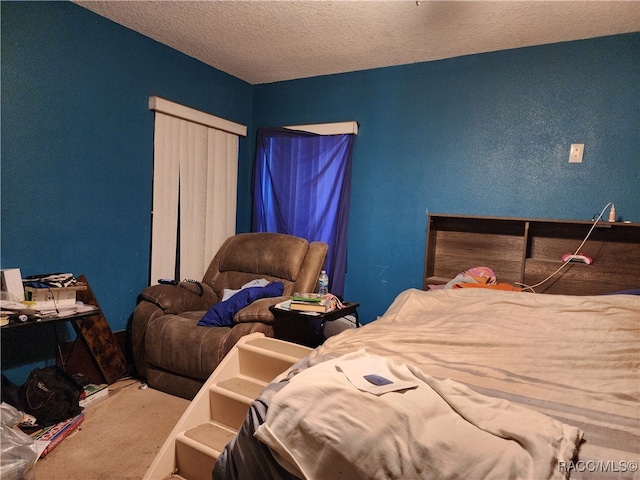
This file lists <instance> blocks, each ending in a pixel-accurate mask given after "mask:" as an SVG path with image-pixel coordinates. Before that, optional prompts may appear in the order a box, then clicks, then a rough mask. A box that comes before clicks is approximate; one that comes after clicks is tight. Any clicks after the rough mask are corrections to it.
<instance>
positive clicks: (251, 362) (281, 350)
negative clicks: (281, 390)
mask: <svg viewBox="0 0 640 480" xmlns="http://www.w3.org/2000/svg"><path fill="white" fill-rule="evenodd" d="M310 351H311V350H310V349H309V348H307V347H303V346H302V345H296V344H293V343H288V342H284V341H282V340H276V339H274V338H267V337H262V338H255V339H253V340H250V341H247V342H245V343H243V344H241V345H238V360H239V368H240V373H241V374H242V375H244V376H246V377H251V378H255V379H256V380H259V381H262V382H265V383H269V382H270V381H271V380H273V379H274V378H275V377H277V376H278V375H280V374H281V373H282V372H284V371H285V370H287V369H288V368H289V367H291V365H293V364H294V363H296V362H297V361H298V360H300V359H301V358H303V357H305V356H307V355H308V354H309V352H310Z"/></svg>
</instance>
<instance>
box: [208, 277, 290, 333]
mask: <svg viewBox="0 0 640 480" xmlns="http://www.w3.org/2000/svg"><path fill="white" fill-rule="evenodd" d="M283 293H284V284H283V283H282V282H271V283H270V284H269V285H267V286H265V287H249V288H244V289H242V290H240V291H239V292H238V293H236V294H235V295H233V296H232V297H231V298H229V299H228V300H225V301H224V302H220V303H216V304H215V305H214V306H213V307H211V308H210V309H209V311H208V312H207V313H205V314H204V316H203V317H202V318H201V319H200V320H199V321H198V325H200V326H204V327H231V326H232V325H233V317H234V316H235V314H236V313H237V312H238V311H240V310H242V309H243V308H244V307H246V306H247V305H249V304H250V303H251V302H253V301H254V300H257V299H259V298H266V297H279V296H281V295H282V294H283Z"/></svg>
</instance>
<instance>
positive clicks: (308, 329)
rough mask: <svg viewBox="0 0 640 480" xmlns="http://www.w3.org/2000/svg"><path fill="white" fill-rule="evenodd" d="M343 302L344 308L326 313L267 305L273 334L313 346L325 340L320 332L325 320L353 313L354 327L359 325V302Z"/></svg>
mask: <svg viewBox="0 0 640 480" xmlns="http://www.w3.org/2000/svg"><path fill="white" fill-rule="evenodd" d="M343 303H344V308H340V309H336V310H332V311H330V312H327V313H308V312H298V311H293V310H283V309H281V308H278V307H276V306H272V307H269V310H270V311H271V313H273V318H274V320H273V331H274V334H275V336H276V338H279V339H281V340H286V341H288V342H293V343H298V344H300V345H306V346H307V347H311V348H315V347H317V346H318V345H321V344H322V343H323V342H324V341H325V340H326V338H325V336H324V334H323V333H322V331H323V327H324V324H325V323H326V322H331V321H334V320H337V319H339V318H342V317H344V316H346V315H353V316H354V317H355V318H356V327H359V326H360V320H359V319H358V310H357V309H358V307H359V306H360V304H359V303H355V302H343Z"/></svg>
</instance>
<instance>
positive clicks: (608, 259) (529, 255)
mask: <svg viewBox="0 0 640 480" xmlns="http://www.w3.org/2000/svg"><path fill="white" fill-rule="evenodd" d="M592 226H593V222H587V221H566V220H540V219H529V218H508V217H479V216H461V215H438V214H430V215H429V223H428V230H427V245H426V254H425V264H424V269H425V270H424V285H423V288H424V289H425V290H426V289H428V286H429V285H434V284H435V285H441V284H444V283H447V282H448V281H449V280H451V279H452V278H454V277H455V276H456V275H457V274H458V273H460V272H462V271H465V270H468V269H469V268H473V267H479V266H485V267H489V268H491V269H492V270H493V271H494V272H495V274H496V277H497V280H498V282H501V283H510V284H512V285H518V284H525V285H535V284H536V283H538V282H540V281H542V280H544V279H545V278H546V277H547V276H548V275H550V274H551V273H553V272H554V271H555V270H556V269H557V268H558V267H560V266H561V265H562V263H563V261H562V256H563V255H565V254H567V253H574V252H575V251H576V249H577V248H578V247H579V246H580V244H581V243H582V241H583V240H584V238H585V237H586V236H587V234H588V233H589V230H590V229H591V227H592ZM581 253H584V254H585V255H588V256H589V257H591V258H592V259H593V263H592V264H591V265H586V264H584V263H576V262H571V263H570V264H568V265H567V266H566V267H564V268H563V269H562V270H561V271H560V272H559V273H558V274H556V275H555V276H554V277H553V278H551V279H550V280H549V281H547V282H545V283H544V284H543V285H540V286H539V287H536V288H535V291H536V292H537V293H555V294H570V295H598V294H602V293H610V292H616V291H621V290H629V289H640V224H630V223H621V222H616V223H609V222H602V221H600V222H598V224H597V225H596V227H595V228H594V229H593V232H592V233H591V235H590V237H589V239H588V240H587V242H586V243H585V244H584V246H583V247H582V249H581Z"/></svg>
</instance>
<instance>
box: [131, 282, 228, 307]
mask: <svg viewBox="0 0 640 480" xmlns="http://www.w3.org/2000/svg"><path fill="white" fill-rule="evenodd" d="M201 285H202V295H200V288H199V287H198V286H197V285H195V284H193V283H191V282H181V283H180V284H179V285H152V286H150V287H147V288H145V289H144V290H143V291H142V292H141V293H140V299H142V300H146V301H147V302H151V303H153V304H154V305H157V306H158V307H159V308H161V309H162V310H163V311H164V312H165V313H171V314H177V313H182V312H188V311H192V310H208V309H209V307H211V305H213V304H214V303H216V302H217V301H218V296H217V295H216V294H215V292H214V291H213V289H212V288H211V287H210V286H209V285H207V284H206V283H202V284H201Z"/></svg>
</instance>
